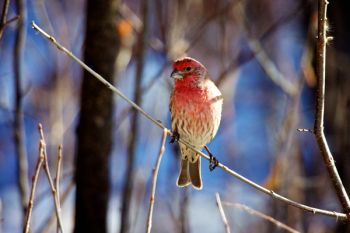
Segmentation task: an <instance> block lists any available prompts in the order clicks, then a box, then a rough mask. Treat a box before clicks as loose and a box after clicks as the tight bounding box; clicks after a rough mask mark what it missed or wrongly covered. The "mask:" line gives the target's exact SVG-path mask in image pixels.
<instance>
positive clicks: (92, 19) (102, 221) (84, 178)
mask: <svg viewBox="0 0 350 233" xmlns="http://www.w3.org/2000/svg"><path fill="white" fill-rule="evenodd" d="M117 8H118V1H117V0H101V1H93V0H88V1H87V9H86V12H87V16H86V32H85V50H84V60H85V62H86V63H87V65H89V66H90V67H91V68H92V69H94V70H95V71H96V72H97V73H99V74H101V75H102V76H103V77H104V78H105V79H106V80H107V81H109V82H112V80H113V75H114V62H115V58H116V54H117V50H118V48H119V40H118V37H117V34H116V31H115V20H116V15H117ZM90 76H91V75H90V74H89V73H88V72H87V71H84V74H83V82H82V89H81V101H80V104H81V110H80V119H79V123H78V127H77V155H76V156H77V157H76V173H75V178H76V184H77V189H76V203H75V205H76V214H75V232H106V231H107V226H106V222H107V221H106V220H107V204H108V198H109V178H108V175H109V173H108V167H109V165H108V161H109V154H110V151H111V145H112V107H113V94H112V92H111V91H110V90H108V89H107V88H106V87H105V86H104V85H103V84H101V83H100V82H99V81H97V80H96V79H95V78H93V77H90ZM112 83H113V82H112Z"/></svg>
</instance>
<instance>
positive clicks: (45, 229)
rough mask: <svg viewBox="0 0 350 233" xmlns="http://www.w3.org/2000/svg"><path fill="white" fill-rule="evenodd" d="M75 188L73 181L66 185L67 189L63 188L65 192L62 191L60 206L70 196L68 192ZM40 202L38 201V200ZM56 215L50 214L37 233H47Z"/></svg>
mask: <svg viewBox="0 0 350 233" xmlns="http://www.w3.org/2000/svg"><path fill="white" fill-rule="evenodd" d="M74 187H75V182H74V180H71V182H70V183H69V184H68V185H67V187H66V188H65V190H63V193H62V196H61V197H60V204H61V205H63V204H64V202H65V201H66V200H67V197H68V195H69V194H70V192H71V191H72V190H73V188H74ZM38 200H40V199H38ZM56 218H57V217H56V214H52V215H51V216H50V218H49V219H48V220H47V221H46V222H45V224H44V225H43V226H42V227H40V228H39V229H40V230H39V232H49V229H50V227H51V226H52V224H53V223H54V221H55V219H56Z"/></svg>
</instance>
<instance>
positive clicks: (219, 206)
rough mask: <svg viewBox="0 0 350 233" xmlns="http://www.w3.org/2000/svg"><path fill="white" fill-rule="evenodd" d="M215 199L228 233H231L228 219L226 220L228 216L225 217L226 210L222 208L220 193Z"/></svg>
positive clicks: (216, 194)
mask: <svg viewBox="0 0 350 233" xmlns="http://www.w3.org/2000/svg"><path fill="white" fill-rule="evenodd" d="M215 197H216V205H217V206H218V208H219V211H220V215H221V219H222V221H223V222H224V226H225V230H226V233H231V230H230V225H228V222H227V218H226V215H225V212H224V208H222V204H221V199H220V195H219V193H215Z"/></svg>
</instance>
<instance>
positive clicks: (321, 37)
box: [314, 0, 350, 215]
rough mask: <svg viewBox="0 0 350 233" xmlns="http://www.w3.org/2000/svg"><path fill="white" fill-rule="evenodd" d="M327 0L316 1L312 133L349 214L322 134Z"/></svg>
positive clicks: (349, 210)
mask: <svg viewBox="0 0 350 233" xmlns="http://www.w3.org/2000/svg"><path fill="white" fill-rule="evenodd" d="M327 5H328V1H327V0H319V1H318V7H319V9H318V38H317V78H318V80H317V92H316V113H315V115H316V116H315V125H314V134H315V137H316V140H317V143H318V147H319V149H320V151H321V154H322V157H323V161H324V163H325V165H326V167H327V170H328V174H329V176H330V178H331V181H332V184H333V186H334V189H335V191H336V194H337V196H338V199H339V201H340V203H341V205H342V207H343V210H344V212H345V213H346V214H347V215H350V200H349V196H348V194H347V192H346V190H345V188H344V185H343V183H342V181H341V179H340V176H339V174H338V170H337V168H336V166H335V163H334V159H333V155H332V153H331V151H330V149H329V146H328V143H327V139H326V137H325V134H324V108H325V86H326V85H325V79H326V45H327V41H328V39H329V38H328V37H327Z"/></svg>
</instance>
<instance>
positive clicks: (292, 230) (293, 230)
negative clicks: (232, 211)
mask: <svg viewBox="0 0 350 233" xmlns="http://www.w3.org/2000/svg"><path fill="white" fill-rule="evenodd" d="M222 204H223V205H225V206H231V207H235V208H237V209H241V210H244V211H246V212H248V213H249V214H251V215H254V216H256V217H259V218H262V219H265V220H267V221H269V222H271V223H273V224H274V225H276V226H277V227H279V228H283V229H284V230H286V231H288V232H291V233H300V232H299V231H297V230H295V229H293V228H291V227H290V226H287V225H286V224H284V223H282V222H280V221H278V220H276V219H274V218H273V217H271V216H268V215H266V214H263V213H261V212H259V211H257V210H254V209H252V208H250V207H248V206H246V205H243V204H240V203H230V202H225V201H223V202H222Z"/></svg>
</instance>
